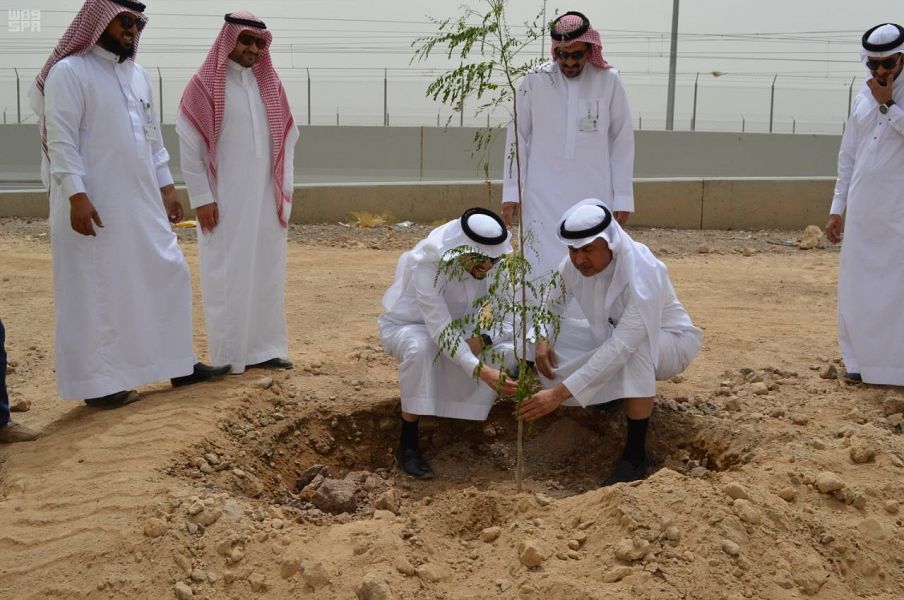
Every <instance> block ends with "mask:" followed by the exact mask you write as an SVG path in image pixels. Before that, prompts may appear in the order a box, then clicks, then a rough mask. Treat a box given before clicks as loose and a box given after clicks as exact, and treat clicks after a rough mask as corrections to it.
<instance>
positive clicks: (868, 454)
mask: <svg viewBox="0 0 904 600" xmlns="http://www.w3.org/2000/svg"><path fill="white" fill-rule="evenodd" d="M877 453H878V449H877V448H876V447H874V446H873V445H872V444H870V443H868V442H866V441H859V442H856V443H855V444H854V445H852V446H851V451H850V455H851V460H852V461H853V462H854V463H855V464H858V465H862V464H865V463H868V462H872V461H873V460H874V459H875V458H876V454H877Z"/></svg>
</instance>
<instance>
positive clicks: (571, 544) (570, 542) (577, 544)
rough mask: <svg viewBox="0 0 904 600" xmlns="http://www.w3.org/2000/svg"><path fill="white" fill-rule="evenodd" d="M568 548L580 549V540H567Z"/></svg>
mask: <svg viewBox="0 0 904 600" xmlns="http://www.w3.org/2000/svg"><path fill="white" fill-rule="evenodd" d="M568 549H569V550H580V549H581V542H579V541H577V540H568Z"/></svg>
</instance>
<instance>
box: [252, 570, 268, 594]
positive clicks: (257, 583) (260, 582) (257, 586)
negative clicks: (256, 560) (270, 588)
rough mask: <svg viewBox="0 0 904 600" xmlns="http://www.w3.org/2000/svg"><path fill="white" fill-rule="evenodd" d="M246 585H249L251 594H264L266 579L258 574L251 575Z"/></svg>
mask: <svg viewBox="0 0 904 600" xmlns="http://www.w3.org/2000/svg"><path fill="white" fill-rule="evenodd" d="M248 583H250V584H251V591H252V592H258V593H262V592H266V591H267V578H266V577H265V576H264V575H262V574H260V573H252V574H251V575H250V576H249V577H248Z"/></svg>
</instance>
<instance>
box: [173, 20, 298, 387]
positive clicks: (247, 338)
mask: <svg viewBox="0 0 904 600" xmlns="http://www.w3.org/2000/svg"><path fill="white" fill-rule="evenodd" d="M272 39H273V36H272V34H271V33H270V31H268V30H267V28H266V25H265V24H264V23H263V21H261V20H260V19H258V18H257V17H255V16H254V15H253V14H251V13H249V12H233V13H229V14H227V15H226V16H225V17H224V23H223V26H222V28H221V29H220V34H219V35H218V36H217V39H216V40H215V41H214V43H213V45H212V47H211V49H210V52H209V53H208V55H207V58H206V59H205V60H204V63H203V64H202V65H201V68H200V69H199V70H198V72H197V73H196V74H195V75H194V77H192V79H191V81H190V82H189V84H188V86H187V87H186V88H185V93H184V94H183V96H182V103H181V105H180V107H179V116H178V117H177V119H176V133H177V134H179V147H180V151H181V152H180V156H181V162H182V175H183V176H184V177H185V186H186V187H187V188H188V195H189V200H190V202H191V206H192V207H193V208H194V209H195V214H196V215H197V220H198V250H199V254H200V258H201V297H202V300H203V304H204V316H205V319H206V321H207V340H208V348H209V351H210V359H211V361H213V362H214V363H217V364H231V365H232V372H233V373H241V372H243V371H244V370H245V369H246V368H247V367H252V366H258V367H265V368H271V369H288V368H291V367H292V363H291V362H290V361H289V360H288V354H289V341H288V333H287V331H286V317H285V308H284V296H285V280H286V232H287V228H288V225H289V213H290V212H291V210H292V189H293V183H294V181H293V176H294V172H293V158H294V152H295V142H296V141H297V140H298V127H296V125H295V120H294V118H293V117H292V113H291V111H290V110H289V102H288V100H287V99H286V92H285V89H284V88H283V85H282V83H281V82H280V80H279V77H278V76H277V74H276V70H275V69H274V68H273V64H272V62H271V59H270V43H271V42H272Z"/></svg>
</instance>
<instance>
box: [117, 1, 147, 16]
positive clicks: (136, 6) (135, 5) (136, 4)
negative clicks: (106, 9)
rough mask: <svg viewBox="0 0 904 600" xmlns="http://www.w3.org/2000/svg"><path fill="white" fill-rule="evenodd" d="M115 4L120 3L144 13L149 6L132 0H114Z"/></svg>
mask: <svg viewBox="0 0 904 600" xmlns="http://www.w3.org/2000/svg"><path fill="white" fill-rule="evenodd" d="M112 2H113V4H118V5H120V6H124V7H126V8H128V9H129V10H134V11H135V12H140V13H143V12H144V9H145V8H147V7H146V6H145V5H144V4H142V3H141V2H132V0H112Z"/></svg>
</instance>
